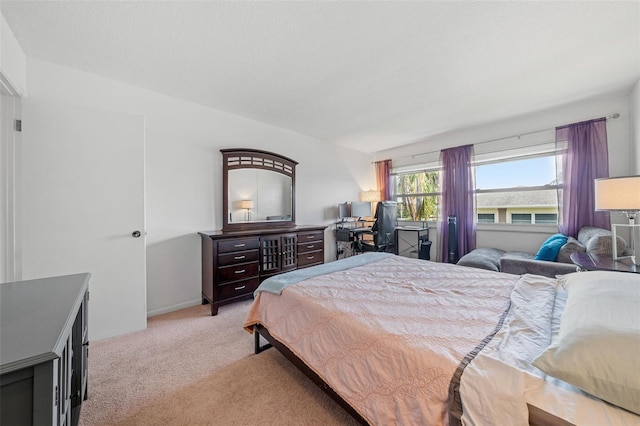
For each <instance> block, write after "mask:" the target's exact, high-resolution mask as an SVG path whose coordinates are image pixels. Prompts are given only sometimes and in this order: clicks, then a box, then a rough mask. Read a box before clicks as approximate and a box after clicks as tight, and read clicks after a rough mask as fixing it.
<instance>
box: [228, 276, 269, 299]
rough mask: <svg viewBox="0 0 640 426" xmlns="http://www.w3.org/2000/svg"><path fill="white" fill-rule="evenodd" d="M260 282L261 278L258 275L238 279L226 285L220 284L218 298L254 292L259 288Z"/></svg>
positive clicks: (229, 297)
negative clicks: (246, 278)
mask: <svg viewBox="0 0 640 426" xmlns="http://www.w3.org/2000/svg"><path fill="white" fill-rule="evenodd" d="M259 284H260V280H259V279H258V277H255V278H251V279H248V280H244V281H236V282H232V283H228V284H225V285H219V286H218V299H219V300H225V299H231V298H234V297H238V296H242V295H245V294H249V293H253V291H254V290H255V289H256V288H258V285H259Z"/></svg>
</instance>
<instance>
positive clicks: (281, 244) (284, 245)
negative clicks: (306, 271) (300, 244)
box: [260, 233, 298, 281]
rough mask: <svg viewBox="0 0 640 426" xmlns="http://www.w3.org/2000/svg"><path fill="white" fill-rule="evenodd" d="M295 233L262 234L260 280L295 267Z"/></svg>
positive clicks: (296, 237) (296, 235) (296, 236)
mask: <svg viewBox="0 0 640 426" xmlns="http://www.w3.org/2000/svg"><path fill="white" fill-rule="evenodd" d="M297 239H298V234H297V233H287V234H277V235H264V236H262V237H261V238H260V259H261V262H260V263H261V271H260V272H261V273H260V281H263V280H265V279H267V278H269V277H270V276H273V275H277V274H281V273H283V272H287V271H292V270H294V269H296V268H297V263H296V260H297V258H296V254H297V252H296V241H297Z"/></svg>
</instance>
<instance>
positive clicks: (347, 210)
mask: <svg viewBox="0 0 640 426" xmlns="http://www.w3.org/2000/svg"><path fill="white" fill-rule="evenodd" d="M349 217H351V206H350V205H349V203H347V202H344V203H341V204H338V219H340V220H344V219H347V218H349Z"/></svg>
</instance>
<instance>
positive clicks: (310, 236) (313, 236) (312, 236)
mask: <svg viewBox="0 0 640 426" xmlns="http://www.w3.org/2000/svg"><path fill="white" fill-rule="evenodd" d="M315 237H316V236H315V235H307V238H315Z"/></svg>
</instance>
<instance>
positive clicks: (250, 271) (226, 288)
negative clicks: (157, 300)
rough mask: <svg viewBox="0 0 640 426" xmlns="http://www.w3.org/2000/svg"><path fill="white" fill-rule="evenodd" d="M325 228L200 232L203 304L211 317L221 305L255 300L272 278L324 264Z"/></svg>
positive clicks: (299, 227) (297, 227) (305, 227)
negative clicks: (254, 297)
mask: <svg viewBox="0 0 640 426" xmlns="http://www.w3.org/2000/svg"><path fill="white" fill-rule="evenodd" d="M325 228H326V227H325V226H296V227H294V228H284V229H283V228H274V229H271V230H255V231H232V232H222V231H210V232H199V234H200V236H201V241H202V303H210V304H211V315H216V314H217V313H218V307H219V306H221V305H225V304H227V303H232V302H236V301H239V300H245V299H249V298H251V297H253V292H254V290H255V289H256V288H258V285H259V284H260V283H261V282H262V281H264V280H265V279H267V278H269V277H271V276H274V275H277V274H281V273H283V272H288V271H293V270H295V269H298V268H302V267H308V266H313V265H317V264H321V263H324V229H325Z"/></svg>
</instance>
